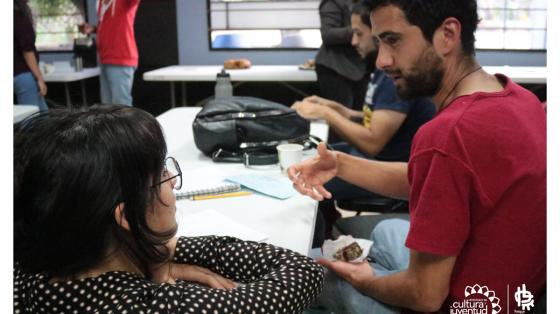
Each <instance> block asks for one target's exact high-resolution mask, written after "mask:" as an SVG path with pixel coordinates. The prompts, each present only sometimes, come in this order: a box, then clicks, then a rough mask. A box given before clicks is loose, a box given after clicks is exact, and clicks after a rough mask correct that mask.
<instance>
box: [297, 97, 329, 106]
mask: <svg viewBox="0 0 560 314" xmlns="http://www.w3.org/2000/svg"><path fill="white" fill-rule="evenodd" d="M303 101H306V102H312V103H316V104H319V105H323V106H326V105H327V103H328V102H329V100H328V99H326V98H323V97H319V96H317V95H312V96H309V97H305V98H304V99H303Z"/></svg>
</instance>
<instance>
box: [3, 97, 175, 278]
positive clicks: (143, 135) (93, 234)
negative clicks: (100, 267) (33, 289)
mask: <svg viewBox="0 0 560 314" xmlns="http://www.w3.org/2000/svg"><path fill="white" fill-rule="evenodd" d="M14 153H15V154H14V233H15V234H14V240H15V242H14V247H15V260H16V262H18V263H19V264H20V265H21V266H22V267H24V268H26V269H29V270H31V271H34V272H46V273H48V274H51V275H53V276H68V275H72V274H76V273H77V272H79V271H82V270H85V269H88V268H90V267H92V266H95V265H96V264H98V263H100V262H101V261H103V260H104V259H105V258H106V257H107V254H108V253H110V252H108V249H109V248H110V247H111V245H113V246H117V247H116V248H117V249H122V250H123V251H124V252H125V254H127V255H128V256H129V257H130V258H131V260H132V261H133V263H134V264H135V265H136V266H137V267H139V268H140V269H141V270H142V271H143V272H144V274H146V275H147V276H150V275H151V274H150V272H149V269H148V265H149V264H150V263H158V262H162V261H164V260H165V259H166V258H167V256H168V253H169V252H167V251H166V250H165V249H163V248H162V245H163V244H165V242H167V241H168V240H169V239H170V238H171V237H172V236H173V235H174V234H175V232H176V227H175V228H174V229H173V230H169V231H167V232H164V233H156V232H155V231H153V230H151V229H150V228H149V227H148V224H147V221H146V212H147V210H148V208H151V204H153V203H154V202H156V201H159V202H161V200H160V199H159V185H156V186H155V187H153V188H152V186H154V185H155V184H157V183H158V182H159V180H160V179H161V173H162V170H163V165H164V158H165V156H166V153H167V149H166V145H165V140H164V137H163V133H162V130H161V127H160V125H159V124H158V122H157V121H156V119H155V118H154V117H153V116H152V115H150V114H149V113H147V112H145V111H142V110H140V109H136V108H133V107H119V106H92V107H90V108H86V109H72V110H66V109H65V110H50V111H49V112H48V113H43V114H39V115H36V116H33V117H31V118H29V119H26V120H24V121H22V122H21V123H19V124H17V125H15V126H14ZM121 202H122V203H124V209H123V211H124V216H125V217H126V219H127V221H128V223H129V226H130V232H129V231H127V230H125V229H123V228H122V227H121V226H120V225H119V224H118V223H117V221H116V220H115V212H114V211H115V208H116V206H117V205H118V204H119V203H121Z"/></svg>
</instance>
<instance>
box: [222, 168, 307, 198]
mask: <svg viewBox="0 0 560 314" xmlns="http://www.w3.org/2000/svg"><path fill="white" fill-rule="evenodd" d="M226 180H228V181H231V182H235V183H239V184H241V185H242V186H244V187H246V188H248V189H251V190H254V191H256V192H259V193H262V194H266V195H268V196H272V197H274V198H278V199H281V200H284V199H287V198H290V197H292V196H294V195H295V194H296V191H295V190H294V188H293V187H292V182H291V181H290V180H288V179H277V178H274V177H268V176H259V175H252V174H249V175H237V176H230V177H226Z"/></svg>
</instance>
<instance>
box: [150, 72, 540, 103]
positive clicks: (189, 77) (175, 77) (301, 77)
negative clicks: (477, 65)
mask: <svg viewBox="0 0 560 314" xmlns="http://www.w3.org/2000/svg"><path fill="white" fill-rule="evenodd" d="M221 69H222V66H221V65H200V66H191V65H173V66H168V67H164V68H161V69H157V70H153V71H149V72H146V73H144V80H146V81H165V82H171V105H172V106H173V107H175V104H176V101H175V82H182V83H181V95H182V105H183V106H185V105H186V103H185V99H186V90H185V84H184V82H213V81H216V74H217V73H218V72H220V71H221ZM484 70H485V71H486V72H488V73H490V74H494V73H502V74H505V75H507V76H508V77H510V78H511V79H512V80H513V81H514V82H516V83H519V84H546V67H519V66H507V65H506V66H484ZM227 72H228V73H229V74H230V75H231V81H232V82H278V83H279V84H282V85H284V86H286V87H288V88H289V89H291V90H293V91H295V92H296V93H298V94H301V95H303V96H305V95H304V94H303V93H302V92H301V91H299V90H298V89H296V88H295V87H293V86H291V85H290V84H288V82H315V81H317V75H316V74H315V71H313V70H300V69H299V68H298V66H296V65H254V66H252V67H251V68H249V69H244V70H227Z"/></svg>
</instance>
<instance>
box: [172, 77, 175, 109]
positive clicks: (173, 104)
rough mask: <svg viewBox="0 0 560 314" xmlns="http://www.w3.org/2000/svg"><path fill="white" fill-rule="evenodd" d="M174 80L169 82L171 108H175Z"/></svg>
mask: <svg viewBox="0 0 560 314" xmlns="http://www.w3.org/2000/svg"><path fill="white" fill-rule="evenodd" d="M175 105H176V103H175V82H171V108H175Z"/></svg>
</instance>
